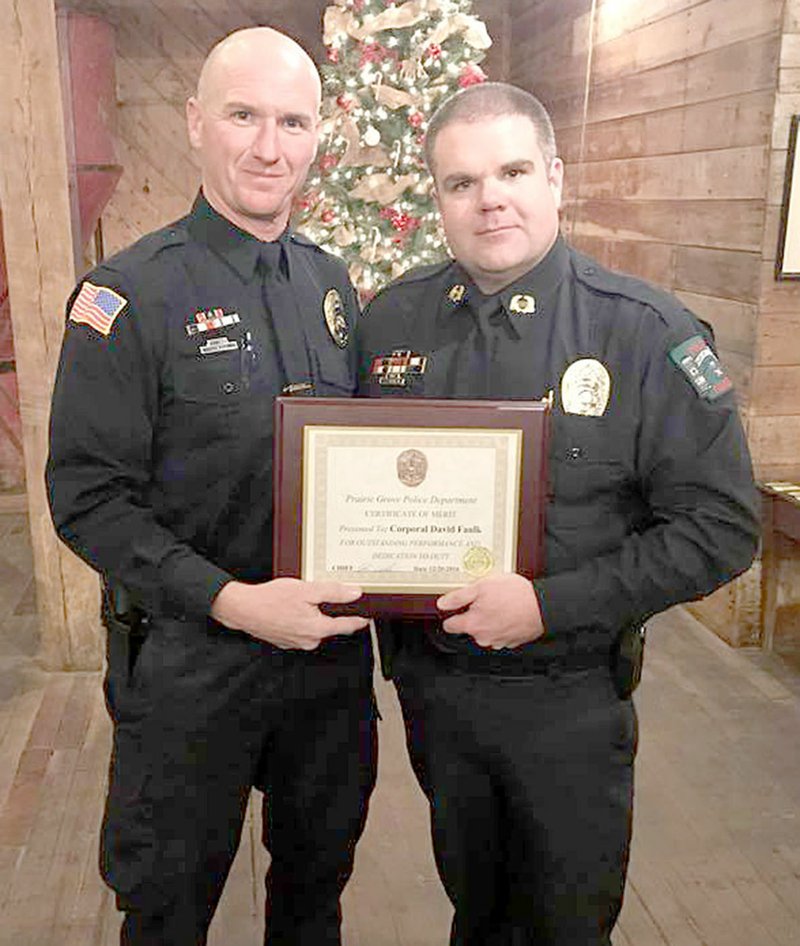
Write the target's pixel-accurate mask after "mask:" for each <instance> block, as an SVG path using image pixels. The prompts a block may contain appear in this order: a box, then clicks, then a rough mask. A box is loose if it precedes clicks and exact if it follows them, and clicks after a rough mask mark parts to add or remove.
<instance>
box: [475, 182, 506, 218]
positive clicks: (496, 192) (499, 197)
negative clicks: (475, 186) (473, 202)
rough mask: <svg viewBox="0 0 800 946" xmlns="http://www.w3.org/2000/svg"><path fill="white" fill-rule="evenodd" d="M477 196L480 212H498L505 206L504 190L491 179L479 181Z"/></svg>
mask: <svg viewBox="0 0 800 946" xmlns="http://www.w3.org/2000/svg"><path fill="white" fill-rule="evenodd" d="M478 196H479V199H480V207H481V210H499V209H501V208H503V207H505V205H506V200H507V198H506V193H505V188H504V187H503V184H502V183H501V182H500V181H498V180H497V179H496V178H493V177H492V178H486V179H485V180H483V181H481V183H480V191H479V195H478Z"/></svg>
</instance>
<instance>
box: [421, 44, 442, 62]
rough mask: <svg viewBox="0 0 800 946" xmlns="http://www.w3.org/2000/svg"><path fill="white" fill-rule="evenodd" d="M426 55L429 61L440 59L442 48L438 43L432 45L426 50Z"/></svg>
mask: <svg viewBox="0 0 800 946" xmlns="http://www.w3.org/2000/svg"><path fill="white" fill-rule="evenodd" d="M425 55H426V56H427V57H428V58H429V59H438V58H439V57H440V56H441V55H442V47H441V46H440V45H439V44H438V43H431V44H430V46H428V48H427V49H426V50H425Z"/></svg>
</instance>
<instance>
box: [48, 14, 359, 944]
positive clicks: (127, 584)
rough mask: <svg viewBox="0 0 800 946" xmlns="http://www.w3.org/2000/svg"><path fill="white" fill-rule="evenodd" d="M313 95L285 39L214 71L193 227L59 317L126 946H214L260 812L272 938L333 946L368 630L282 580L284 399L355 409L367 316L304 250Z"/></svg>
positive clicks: (63, 484) (72, 533) (72, 494)
mask: <svg viewBox="0 0 800 946" xmlns="http://www.w3.org/2000/svg"><path fill="white" fill-rule="evenodd" d="M319 105H320V80H319V76H318V74H317V71H316V69H315V67H314V65H313V63H312V61H311V60H310V58H309V57H308V56H307V54H306V53H305V52H304V51H303V50H302V49H301V48H300V47H299V46H298V45H297V44H296V43H294V42H293V41H292V40H290V39H289V38H288V37H286V36H284V35H282V34H281V33H278V32H277V31H275V30H272V29H269V28H257V29H248V30H242V31H240V32H237V33H234V34H231V35H230V36H228V37H227V38H226V39H224V40H223V41H222V42H220V43H219V44H218V45H217V46H216V47H215V48H214V49H213V50H212V52H211V53H210V55H209V57H208V59H207V60H206V62H205V64H204V65H203V68H202V72H201V75H200V79H199V83H198V87H197V92H196V94H195V95H194V96H193V97H192V98H191V99H190V100H189V102H188V107H187V118H188V130H189V138H190V141H191V144H192V147H193V148H194V149H195V151H196V153H197V155H198V158H199V162H200V166H201V170H202V190H201V193H200V195H199V196H198V198H197V200H196V202H195V204H194V206H193V207H192V209H191V212H190V213H189V214H188V216H186V217H184V218H183V219H182V220H179V221H177V222H176V223H174V224H172V225H171V226H168V227H166V228H164V229H163V230H159V231H158V232H156V233H152V234H150V235H148V236H146V237H144V238H143V239H141V240H140V241H139V242H137V243H136V244H134V245H133V246H132V247H130V248H128V249H126V250H124V251H123V252H121V253H119V254H117V255H116V256H114V257H112V258H111V259H109V260H107V261H105V262H103V263H102V264H101V265H99V266H98V267H97V268H96V269H95V270H94V271H93V272H91V273H89V275H88V276H87V277H86V278H85V279H82V280H81V282H80V284H79V286H78V287H77V289H76V291H75V293H74V294H73V296H72V298H71V299H70V301H69V305H68V314H67V325H66V333H65V337H64V344H63V350H62V353H61V361H60V365H59V370H58V378H57V381H56V386H55V392H54V395H53V407H52V419H51V447H50V457H49V462H48V467H47V478H48V487H49V494H50V501H51V508H52V513H53V518H54V521H55V524H56V527H57V529H58V532H59V535H60V536H61V538H62V539H63V540H64V541H65V542H66V543H67V544H68V545H69V546H70V547H71V548H72V549H73V550H74V551H75V552H77V554H78V555H80V556H81V557H82V558H84V559H85V560H86V561H87V562H88V563H89V564H90V565H91V566H92V567H93V568H95V569H96V570H97V571H98V572H100V574H101V575H102V578H103V582H104V587H105V598H104V600H105V608H104V615H105V621H106V625H107V628H108V670H107V677H106V695H107V704H108V708H109V712H110V715H111V718H112V721H113V724H114V744H113V754H112V761H111V775H110V784H109V789H108V798H107V803H106V810H105V818H104V823H103V831H102V852H101V861H102V865H101V866H102V871H103V875H104V877H105V879H106V881H107V882H108V884H109V885H110V886H111V887H112V888H113V889H114V891H115V892H116V895H117V902H118V905H119V908H120V909H121V910H122V911H123V913H124V914H125V916H124V921H123V924H122V931H121V942H122V943H123V944H127V946H156V944H158V946H198V944H201V943H205V942H206V938H207V932H208V927H209V924H210V922H211V919H212V917H213V914H214V910H215V908H216V905H217V902H218V900H219V897H220V894H221V892H222V888H223V885H224V883H225V879H226V876H227V874H228V870H229V868H230V866H231V862H232V860H233V858H234V855H235V853H236V849H237V846H238V844H239V839H240V834H241V830H242V824H243V819H244V815H245V810H246V806H247V803H248V798H249V795H250V790H251V788H252V787H253V786H255V787H257V788H259V789H261V790H262V791H263V792H264V794H265V808H264V843H265V845H266V847H267V848H268V850H269V853H270V855H271V864H270V868H269V872H268V876H267V888H266V938H265V943H268V944H273V946H277V944H280V946H290V944H291V946H323V944H330V946H336V944H339V943H340V941H341V938H340V919H341V911H340V904H339V898H340V894H341V891H342V889H343V887H344V885H345V883H346V882H347V879H348V877H349V875H350V872H351V870H352V865H353V854H354V848H355V844H356V841H357V839H358V837H359V835H360V833H361V831H362V829H363V825H364V819H365V816H366V808H367V801H368V798H369V794H370V791H371V789H372V786H373V783H374V778H375V755H374V742H375V722H374V712H373V706H374V702H373V697H372V679H371V667H372V658H371V650H370V642H369V634H368V632H367V631H366V630H365V626H366V624H367V620H366V619H365V618H359V617H352V616H351V617H330V616H327V615H326V614H324V613H323V612H322V610H321V605H322V604H323V603H325V602H331V603H341V602H350V601H353V600H355V599H357V598H358V597H359V595H360V589H358V588H357V587H351V586H346V585H340V584H337V583H327V582H325V583H320V582H304V581H300V580H298V579H294V578H280V579H274V578H273V577H272V560H271V549H272V519H273V510H272V437H273V419H272V418H273V401H274V398H275V396H276V395H279V394H282V393H283V394H291V393H296V392H301V393H304V394H307V395H313V394H316V395H327V396H349V395H351V394H352V392H353V387H354V383H355V376H354V363H353V358H352V350H353V349H352V346H351V342H350V330H351V327H352V325H353V322H354V318H355V315H356V311H357V302H356V298H355V294H354V292H353V289H352V287H351V285H350V283H349V281H348V278H347V273H346V269H345V267H344V265H343V264H342V263H341V262H340V261H338V260H336V259H335V258H333V257H331V256H329V255H328V254H326V253H324V252H322V251H321V250H320V249H319V248H318V247H317V246H315V245H313V244H312V243H310V242H309V241H307V240H305V239H304V238H302V237H301V236H299V235H298V234H295V233H293V232H292V230H291V229H290V227H289V225H288V224H289V214H290V209H291V205H292V200H293V199H294V197H295V195H296V194H297V192H298V190H299V188H300V187H301V186H302V184H303V181H304V179H305V176H306V173H307V171H308V169H309V166H310V164H311V161H312V160H313V158H314V155H315V153H316V148H317V135H318V111H319Z"/></svg>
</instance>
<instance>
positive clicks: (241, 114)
mask: <svg viewBox="0 0 800 946" xmlns="http://www.w3.org/2000/svg"><path fill="white" fill-rule="evenodd" d="M252 117H253V113H252V112H251V111H250V110H249V109H246V108H237V109H236V110H235V111H233V112H231V118H232V119H233V120H234V121H235V122H241V123H244V122H248V121H250V119H251V118H252Z"/></svg>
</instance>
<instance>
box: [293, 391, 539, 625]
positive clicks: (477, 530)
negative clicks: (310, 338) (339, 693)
mask: <svg viewBox="0 0 800 946" xmlns="http://www.w3.org/2000/svg"><path fill="white" fill-rule="evenodd" d="M275 411H276V418H275V420H276V423H275V529H274V569H275V575H276V576H286V575H291V576H295V577H300V578H304V579H308V580H322V581H324V580H335V581H344V582H348V583H352V584H358V585H360V586H361V587H362V588H363V589H364V592H365V597H364V598H362V599H360V600H359V601H358V602H356V603H355V604H354V605H353V606H352V607H351V608H349V609H344V610H354V611H358V612H360V613H365V612H369V613H371V614H375V615H434V614H437V613H438V612H437V610H436V606H435V602H436V599H437V598H438V597H439V595H441V594H443V593H444V592H446V591H449V590H451V589H453V588H458V587H460V586H461V585H464V584H466V583H468V582H470V581H472V580H474V579H476V578H480V577H483V576H485V575H490V574H493V573H497V572H514V571H516V572H519V573H521V574H523V575H526V576H528V577H533V576H534V575H536V574H537V573H538V571H539V570H540V568H541V565H542V545H543V534H544V505H545V494H546V488H547V469H546V462H547V433H548V420H549V405H548V404H547V403H545V402H538V401H536V402H532V401H465V400H436V399H415V398H405V397H404V398H392V399H391V400H388V399H385V400H384V399H374V400H369V399H354V400H345V399H342V398H298V397H286V398H283V397H281V398H278V399H277V400H276V407H275Z"/></svg>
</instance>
